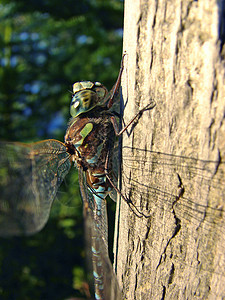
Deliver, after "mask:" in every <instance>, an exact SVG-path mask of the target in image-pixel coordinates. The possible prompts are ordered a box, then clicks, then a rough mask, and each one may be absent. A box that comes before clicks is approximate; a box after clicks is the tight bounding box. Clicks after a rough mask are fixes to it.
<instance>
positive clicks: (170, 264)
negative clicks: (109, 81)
mask: <svg viewBox="0 0 225 300" xmlns="http://www.w3.org/2000/svg"><path fill="white" fill-rule="evenodd" d="M224 2H225V1H223V0H221V1H219V0H218V1H216V0H199V1H190V0H189V1H188V0H183V1H182V0H175V1H166V0H161V1H154V0H151V1H150V0H149V1H148V0H143V1H142V0H139V1H138V0H137V1H131V0H127V1H125V23H124V51H126V53H127V55H126V56H125V62H124V72H123V78H122V96H123V101H124V123H125V124H127V123H128V121H129V120H130V119H131V117H132V116H133V115H135V113H136V112H137V111H138V110H140V109H141V108H143V107H144V106H146V105H147V104H148V103H149V102H150V101H151V99H154V101H155V102H156V106H155V107H154V108H153V109H151V110H147V111H145V112H144V113H143V114H142V116H141V118H139V120H138V122H137V123H136V124H134V125H133V126H132V128H128V130H127V131H126V132H125V133H124V134H123V141H122V172H121V173H122V179H121V185H122V193H123V195H125V197H126V198H128V199H129V200H131V201H132V202H133V204H134V206H132V204H130V207H129V206H128V205H127V203H126V202H125V201H124V200H123V199H119V200H118V205H117V223H116V224H117V226H116V231H115V232H116V238H115V245H114V252H115V253H114V254H115V269H116V272H117V276H118V280H119V284H120V286H121V288H122V291H123V295H124V299H222V298H223V297H225V251H224V247H225V208H224V205H225V177H224V175H225V122H224V116H225V85H224V78H225V77H224V73H225V72H224V71H225V64H224V53H225V49H224V48H222V46H223V42H224V40H223V38H224V23H223V22H224V19H223V18H224V7H225V4H224Z"/></svg>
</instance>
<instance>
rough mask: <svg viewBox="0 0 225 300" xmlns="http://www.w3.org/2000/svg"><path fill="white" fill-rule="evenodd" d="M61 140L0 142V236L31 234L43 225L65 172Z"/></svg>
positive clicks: (66, 159) (66, 163) (66, 157)
mask: <svg viewBox="0 0 225 300" xmlns="http://www.w3.org/2000/svg"><path fill="white" fill-rule="evenodd" d="M69 158H70V155H69V154H68V153H67V152H66V147H65V145H64V144H63V143H61V142H59V141H56V140H45V141H42V142H38V143H34V144H22V143H3V142H1V143H0V190H1V195H0V235H1V236H10V235H21V234H26V235H28V234H32V233H35V232H37V231H39V230H41V229H42V228H43V226H44V225H45V223H46V222H47V220H48V217H49V213H50V208H51V205H52V202H53V200H54V198H55V195H56V192H57V189H58V187H59V186H60V184H61V182H62V181H63V179H64V177H65V176H66V174H67V173H68V172H69V169H70V166H71V162H70V159H69Z"/></svg>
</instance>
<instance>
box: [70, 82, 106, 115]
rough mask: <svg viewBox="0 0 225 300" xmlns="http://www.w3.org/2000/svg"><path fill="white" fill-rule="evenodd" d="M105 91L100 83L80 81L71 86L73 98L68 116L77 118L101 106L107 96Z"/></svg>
mask: <svg viewBox="0 0 225 300" xmlns="http://www.w3.org/2000/svg"><path fill="white" fill-rule="evenodd" d="M107 92H108V91H107V89H106V88H105V87H104V86H103V85H102V84H101V83H100V82H94V83H93V82H91V81H80V82H76V83H74V85H73V97H72V101H71V104H70V114H71V116H72V117H77V116H79V115H80V114H82V113H85V112H87V111H89V110H91V109H93V108H94V107H95V106H97V105H101V101H102V100H103V99H104V98H105V96H106V94H107Z"/></svg>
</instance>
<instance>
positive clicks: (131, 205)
mask: <svg viewBox="0 0 225 300" xmlns="http://www.w3.org/2000/svg"><path fill="white" fill-rule="evenodd" d="M108 164H109V151H108V153H107V156H106V161H105V176H106V178H107V179H108V181H109V182H110V184H111V186H112V187H113V188H114V189H115V190H116V192H117V193H118V194H119V195H120V196H121V197H122V199H123V200H124V201H125V202H126V203H127V204H128V206H129V207H130V209H131V210H132V211H133V213H134V214H135V215H136V216H137V217H138V218H142V217H145V218H149V217H150V215H145V214H144V213H143V212H141V211H139V209H138V208H137V207H136V206H135V205H134V203H133V202H132V201H131V200H130V199H128V198H127V197H126V196H124V195H123V194H122V193H121V191H120V190H119V189H118V188H117V186H116V185H115V184H114V182H113V181H112V179H111V177H110V176H109V171H108Z"/></svg>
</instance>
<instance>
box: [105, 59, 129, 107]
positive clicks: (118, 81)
mask: <svg viewBox="0 0 225 300" xmlns="http://www.w3.org/2000/svg"><path fill="white" fill-rule="evenodd" d="M126 55H127V54H126V53H124V54H123V56H122V60H121V65H120V72H119V75H118V78H117V80H116V83H115V85H114V88H113V92H112V95H111V97H110V99H109V102H108V104H107V107H108V109H109V108H111V107H112V105H113V98H114V96H115V94H116V92H117V91H118V89H119V87H120V82H121V76H122V73H123V63H124V57H125V56H126Z"/></svg>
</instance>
